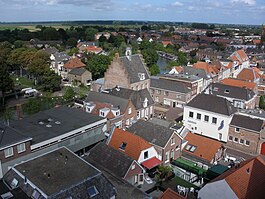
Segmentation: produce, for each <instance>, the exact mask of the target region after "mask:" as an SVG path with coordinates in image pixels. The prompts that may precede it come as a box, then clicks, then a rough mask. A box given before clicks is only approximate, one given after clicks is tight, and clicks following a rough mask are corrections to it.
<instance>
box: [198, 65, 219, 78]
mask: <svg viewBox="0 0 265 199" xmlns="http://www.w3.org/2000/svg"><path fill="white" fill-rule="evenodd" d="M193 68H197V69H203V70H204V71H205V72H206V73H207V74H214V75H215V74H217V73H218V71H217V70H216V69H215V68H214V67H213V66H210V64H209V63H207V62H197V63H195V64H194V65H193Z"/></svg>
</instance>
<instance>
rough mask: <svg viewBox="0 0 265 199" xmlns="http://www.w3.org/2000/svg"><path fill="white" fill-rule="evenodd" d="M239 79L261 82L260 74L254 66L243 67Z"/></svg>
mask: <svg viewBox="0 0 265 199" xmlns="http://www.w3.org/2000/svg"><path fill="white" fill-rule="evenodd" d="M237 79H241V80H244V81H247V82H254V83H259V82H260V74H259V73H258V72H256V71H255V70H254V69H253V68H243V69H242V70H241V72H240V73H239V74H238V75H237Z"/></svg>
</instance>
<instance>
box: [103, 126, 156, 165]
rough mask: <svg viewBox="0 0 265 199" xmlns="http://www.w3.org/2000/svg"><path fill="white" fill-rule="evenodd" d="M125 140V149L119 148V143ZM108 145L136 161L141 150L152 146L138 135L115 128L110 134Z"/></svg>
mask: <svg viewBox="0 0 265 199" xmlns="http://www.w3.org/2000/svg"><path fill="white" fill-rule="evenodd" d="M123 142H125V143H126V147H125V150H121V149H120V146H121V144H122V143H123ZM108 145H109V146H111V147H113V148H114V149H116V150H119V151H121V152H123V153H125V154H126V155H128V156H129V157H131V158H133V159H134V160H136V161H138V159H139V156H140V154H141V151H143V150H145V149H148V148H150V147H152V145H151V144H149V143H148V142H147V141H146V140H144V139H143V138H141V137H140V136H138V135H135V134H132V133H129V132H128V131H124V130H122V129H118V128H116V129H115V130H114V132H113V134H112V136H111V139H110V142H109V144H108Z"/></svg>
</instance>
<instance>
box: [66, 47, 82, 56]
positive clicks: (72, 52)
mask: <svg viewBox="0 0 265 199" xmlns="http://www.w3.org/2000/svg"><path fill="white" fill-rule="evenodd" d="M78 51H79V50H78V48H76V47H75V48H71V49H70V51H69V52H68V55H70V56H72V55H73V54H77V53H78Z"/></svg>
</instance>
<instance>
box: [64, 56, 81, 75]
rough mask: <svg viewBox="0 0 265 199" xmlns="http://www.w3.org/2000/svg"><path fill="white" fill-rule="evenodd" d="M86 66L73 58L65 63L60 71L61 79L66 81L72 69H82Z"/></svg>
mask: <svg viewBox="0 0 265 199" xmlns="http://www.w3.org/2000/svg"><path fill="white" fill-rule="evenodd" d="M85 66H86V65H85V64H84V63H83V62H81V61H80V59H78V58H77V57H73V58H72V59H70V60H69V61H67V62H66V63H65V64H64V66H63V68H62V71H61V76H62V78H63V79H67V77H68V73H69V72H70V71H71V70H73V69H74V68H83V67H85Z"/></svg>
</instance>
